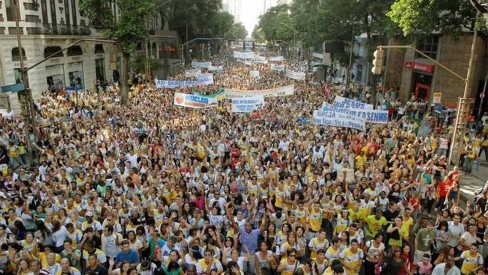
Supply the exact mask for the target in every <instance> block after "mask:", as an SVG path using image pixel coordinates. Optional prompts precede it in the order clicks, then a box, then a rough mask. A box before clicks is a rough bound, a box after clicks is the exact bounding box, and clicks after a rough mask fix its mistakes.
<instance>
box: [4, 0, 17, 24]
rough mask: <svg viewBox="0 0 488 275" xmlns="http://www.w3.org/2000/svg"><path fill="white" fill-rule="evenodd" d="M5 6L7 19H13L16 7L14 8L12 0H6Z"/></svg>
mask: <svg viewBox="0 0 488 275" xmlns="http://www.w3.org/2000/svg"><path fill="white" fill-rule="evenodd" d="M5 8H6V11H7V21H15V17H16V14H15V12H16V11H17V9H16V8H15V2H14V0H6V1H5Z"/></svg>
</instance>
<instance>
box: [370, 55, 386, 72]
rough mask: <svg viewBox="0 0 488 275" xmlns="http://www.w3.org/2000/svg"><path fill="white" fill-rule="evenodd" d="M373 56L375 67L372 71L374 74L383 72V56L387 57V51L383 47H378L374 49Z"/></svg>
mask: <svg viewBox="0 0 488 275" xmlns="http://www.w3.org/2000/svg"><path fill="white" fill-rule="evenodd" d="M373 56H374V59H373V68H372V69H371V72H372V73H373V74H381V71H382V69H383V58H384V57H385V51H384V50H382V49H378V50H376V51H374V54H373Z"/></svg>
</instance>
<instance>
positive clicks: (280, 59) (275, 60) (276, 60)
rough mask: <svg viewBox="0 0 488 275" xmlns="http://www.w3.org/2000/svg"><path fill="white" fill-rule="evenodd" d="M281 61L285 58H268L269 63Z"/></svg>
mask: <svg viewBox="0 0 488 275" xmlns="http://www.w3.org/2000/svg"><path fill="white" fill-rule="evenodd" d="M283 60H285V58H284V57H283V56H271V57H270V58H269V61H271V62H280V61H283Z"/></svg>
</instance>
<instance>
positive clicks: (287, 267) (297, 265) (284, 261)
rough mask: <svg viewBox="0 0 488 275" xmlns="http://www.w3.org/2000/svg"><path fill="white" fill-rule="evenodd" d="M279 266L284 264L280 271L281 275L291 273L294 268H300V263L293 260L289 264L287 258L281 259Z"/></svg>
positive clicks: (289, 274) (291, 274) (290, 274)
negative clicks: (292, 262)
mask: <svg viewBox="0 0 488 275" xmlns="http://www.w3.org/2000/svg"><path fill="white" fill-rule="evenodd" d="M280 265H281V266H284V269H283V270H282V271H281V275H293V272H295V270H297V269H299V268H302V265H301V264H300V262H298V260H295V263H294V264H289V263H288V260H287V259H282V260H281V262H280Z"/></svg>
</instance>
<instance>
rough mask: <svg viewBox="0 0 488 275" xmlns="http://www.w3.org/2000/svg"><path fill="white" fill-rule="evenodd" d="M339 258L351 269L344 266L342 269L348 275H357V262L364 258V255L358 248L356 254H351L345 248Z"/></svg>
mask: <svg viewBox="0 0 488 275" xmlns="http://www.w3.org/2000/svg"><path fill="white" fill-rule="evenodd" d="M339 257H340V258H341V259H342V260H344V261H345V262H347V263H348V264H349V265H350V267H351V268H347V267H345V266H344V269H345V270H346V272H347V274H348V275H354V274H358V270H357V269H358V267H359V261H360V260H361V259H362V258H364V253H363V251H362V250H361V249H359V248H358V251H356V253H354V252H352V251H351V249H350V248H346V249H345V250H344V251H343V252H342V253H341V254H340V255H339Z"/></svg>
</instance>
